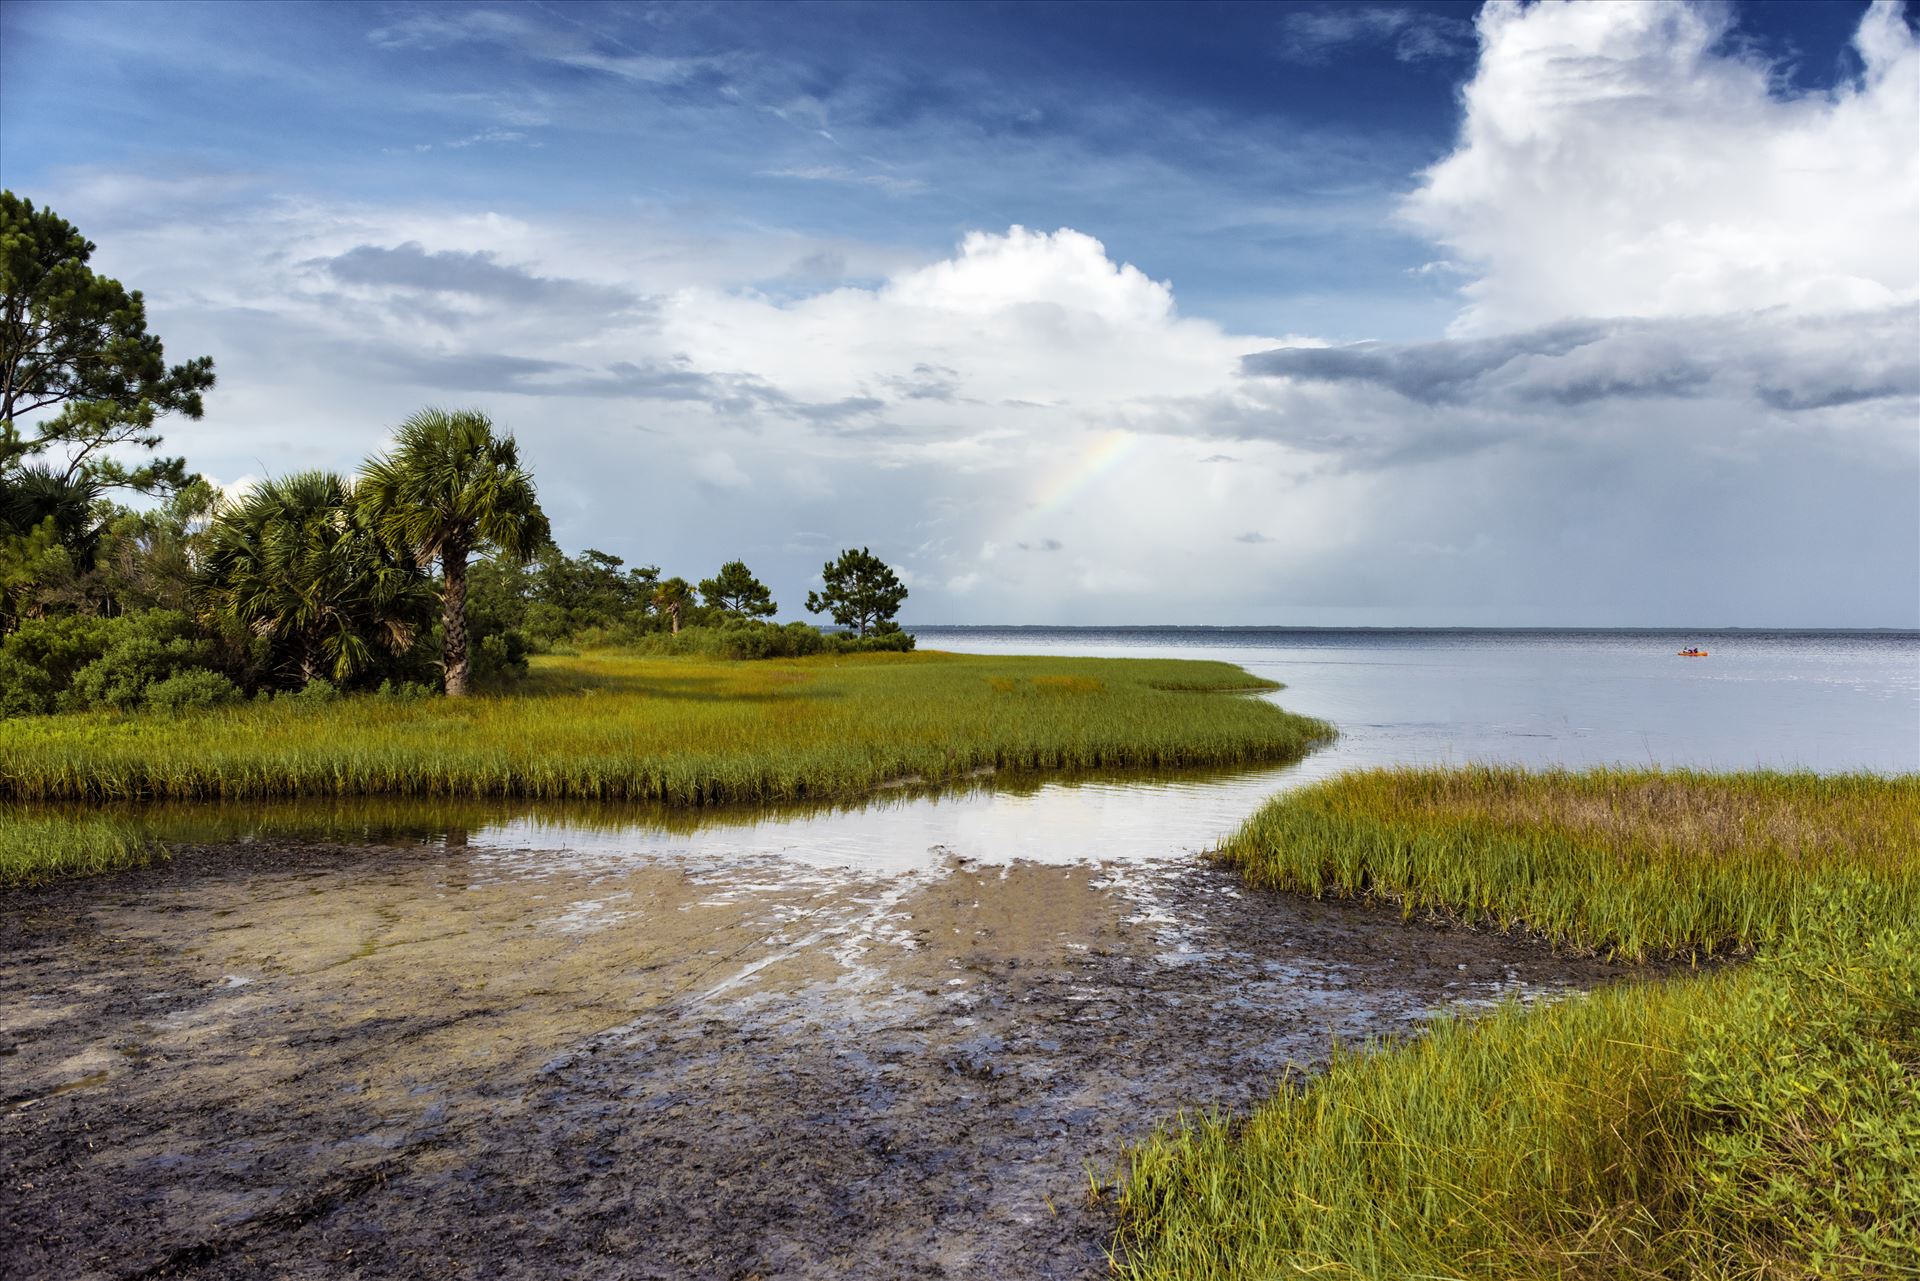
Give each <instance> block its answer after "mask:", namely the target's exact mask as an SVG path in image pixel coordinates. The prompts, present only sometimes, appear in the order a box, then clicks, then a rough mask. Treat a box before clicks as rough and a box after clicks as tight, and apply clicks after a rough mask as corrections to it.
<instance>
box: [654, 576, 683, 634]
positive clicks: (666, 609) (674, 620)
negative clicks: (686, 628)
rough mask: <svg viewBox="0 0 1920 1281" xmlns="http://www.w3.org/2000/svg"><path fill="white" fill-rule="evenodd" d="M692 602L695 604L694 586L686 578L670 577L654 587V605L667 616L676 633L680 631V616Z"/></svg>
mask: <svg viewBox="0 0 1920 1281" xmlns="http://www.w3.org/2000/svg"><path fill="white" fill-rule="evenodd" d="M691 604H693V588H692V587H690V586H689V585H688V584H687V580H686V579H684V578H677V577H676V578H669V579H667V580H666V581H665V582H664V583H661V584H660V585H659V586H658V587H656V588H654V589H653V607H654V608H655V609H656V610H658V611H660V612H661V613H662V614H665V615H666V616H667V619H668V623H669V625H670V626H671V627H672V628H673V631H674V633H675V634H676V635H677V634H678V633H679V631H680V616H681V615H682V614H684V613H685V612H686V609H687V606H689V605H691Z"/></svg>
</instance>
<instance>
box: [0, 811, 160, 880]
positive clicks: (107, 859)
mask: <svg viewBox="0 0 1920 1281" xmlns="http://www.w3.org/2000/svg"><path fill="white" fill-rule="evenodd" d="M161 851H162V846H161V845H160V843H159V842H158V841H156V840H155V839H154V838H153V835H152V833H151V832H150V831H149V830H148V828H147V826H146V825H145V824H144V823H142V822H141V821H140V820H139V819H137V818H134V817H131V816H128V815H108V814H86V813H81V814H63V813H49V812H44V811H40V810H37V809H35V808H33V807H28V806H20V805H0V887H5V886H11V885H33V884H37V883H39V882H41V881H49V880H53V879H55V878H57V877H67V876H92V875H95V874H98V873H100V872H118V871H123V870H125V869H126V868H129V867H138V866H140V865H141V864H143V863H145V862H147V861H148V860H149V859H151V858H153V857H154V856H155V855H156V854H158V853H160V852H161Z"/></svg>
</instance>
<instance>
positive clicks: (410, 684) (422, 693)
mask: <svg viewBox="0 0 1920 1281" xmlns="http://www.w3.org/2000/svg"><path fill="white" fill-rule="evenodd" d="M438 692H439V691H438V690H436V689H435V688H434V687H433V686H431V685H428V684H425V683H423V682H421V681H398V682H396V681H391V680H384V681H381V682H380V688H379V689H377V690H375V691H374V692H373V693H374V697H376V698H381V699H385V700H386V701H387V702H390V703H412V702H416V701H418V700H420V699H423V698H432V697H433V696H434V695H435V694H436V693H438Z"/></svg>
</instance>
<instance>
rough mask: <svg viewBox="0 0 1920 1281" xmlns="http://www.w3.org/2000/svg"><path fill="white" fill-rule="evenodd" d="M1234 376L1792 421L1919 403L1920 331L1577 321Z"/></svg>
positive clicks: (1884, 324)
mask: <svg viewBox="0 0 1920 1281" xmlns="http://www.w3.org/2000/svg"><path fill="white" fill-rule="evenodd" d="M1241 372H1242V373H1243V374H1246V375H1248V376H1250V377H1255V378H1259V377H1284V378H1291V379H1294V380H1297V381H1300V382H1303V383H1317V384H1332V385H1341V384H1344V385H1350V386H1356V387H1372V388H1379V389H1382V390H1385V391H1390V392H1392V393H1394V394H1395V395H1397V396H1399V397H1402V398H1404V399H1406V400H1410V401H1413V402H1415V403H1417V404H1421V405H1428V406H1462V407H1483V408H1500V409H1506V410H1524V409H1527V408H1529V407H1536V408H1537V407H1556V406H1557V407H1565V408H1572V407H1577V406H1582V405H1589V404H1594V403H1597V402H1601V401H1610V400H1633V399H1678V398H1689V397H1698V396H1704V395H1709V394H1712V395H1716V396H1722V397H1750V398H1753V399H1757V400H1759V401H1761V402H1762V403H1763V404H1765V405H1767V406H1769V407H1771V408H1773V409H1777V410H1783V411H1787V412H1800V411H1805V410H1813V409H1826V408H1832V407H1835V406H1841V405H1850V404H1858V403H1860V402H1863V401H1870V400H1879V399H1885V398H1888V397H1898V396H1911V395H1914V394H1916V393H1920V324H1917V323H1916V316H1915V313H1914V311H1913V309H1912V308H1906V307H1895V308H1888V309H1885V310H1879V311H1865V312H1853V313H1847V314H1844V315H1838V316H1826V317H1818V318H1813V319H1791V320H1790V319H1787V318H1786V317H1785V316H1783V315H1781V314H1779V313H1756V314H1751V315H1746V316H1732V317H1701V318H1683V319H1675V320H1657V321H1639V320H1631V321H1627V320H1615V321H1601V320H1581V321H1570V322H1567V323H1563V324H1557V325H1549V326H1545V327H1543V328H1539V329H1531V330H1523V331H1521V332H1518V333H1512V334H1502V335H1500V336H1498V337H1493V338H1478V339H1461V340H1451V341H1442V342H1429V343H1403V344H1390V343H1365V344H1359V345H1355V346H1351V347H1282V348H1278V349H1276V350H1273V351H1263V352H1256V353H1254V354H1252V355H1249V356H1246V357H1244V358H1242V360H1241Z"/></svg>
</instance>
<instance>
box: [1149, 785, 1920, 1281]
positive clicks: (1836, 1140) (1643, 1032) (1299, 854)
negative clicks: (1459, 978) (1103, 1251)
mask: <svg viewBox="0 0 1920 1281" xmlns="http://www.w3.org/2000/svg"><path fill="white" fill-rule="evenodd" d="M1227 857H1229V858H1230V859H1232V860H1233V861H1234V862H1235V863H1236V864H1238V865H1239V866H1241V867H1242V868H1244V869H1246V870H1247V873H1248V875H1249V876H1250V877H1251V878H1252V879H1254V880H1255V881H1257V882H1259V883H1263V884H1268V885H1273V886H1284V887H1287V888H1292V889H1299V890H1307V891H1309V892H1315V893H1320V892H1333V893H1341V894H1372V895H1376V896H1380V897H1386V898H1391V899H1394V900H1397V901H1399V902H1400V903H1401V904H1402V905H1403V907H1404V908H1405V909H1406V910H1408V911H1412V910H1416V909H1419V908H1426V909H1438V910H1444V911H1448V912H1452V913H1455V914H1458V915H1461V916H1466V917H1482V918H1491V919H1493V920H1494V921H1497V922H1500V923H1503V924H1504V923H1513V924H1518V925H1522V926H1526V927H1529V928H1537V929H1541V930H1543V931H1544V932H1547V933H1550V934H1553V935H1554V936H1555V937H1557V938H1560V939H1562V940H1563V941H1565V942H1568V943H1571V944H1575V945H1579V946H1591V947H1609V948H1612V949H1614V950H1616V951H1619V952H1622V953H1624V954H1627V955H1635V956H1640V955H1652V954H1695V953H1704V952H1707V951H1709V950H1715V949H1726V948H1739V947H1751V948H1756V949H1758V955H1757V958H1756V959H1755V960H1754V962H1753V963H1751V964H1749V965H1744V966H1741V967H1739V968H1728V969H1718V970H1715V971H1712V972H1709V973H1706V974H1704V975H1695V976H1688V977H1682V978H1678V979H1673V980H1669V981H1664V982H1649V983H1641V984H1623V985H1619V986H1616V987H1613V988H1610V989H1607V990H1604V991H1601V992H1598V993H1595V994H1593V995H1591V996H1588V997H1585V998H1580V999H1575V1000H1569V1001H1566V1002H1561V1003H1558V1004H1554V1005H1549V1006H1545V1007H1534V1008H1531V1009H1521V1008H1518V1007H1509V1008H1507V1009H1504V1010H1502V1011H1500V1012H1499V1013H1497V1014H1495V1015H1493V1016H1491V1017H1489V1018H1486V1019H1484V1020H1471V1021H1467V1020H1444V1021H1441V1022H1439V1023H1437V1024H1436V1025H1435V1026H1434V1028H1433V1030H1432V1031H1431V1033H1430V1034H1428V1035H1427V1036H1424V1037H1422V1038H1421V1039H1419V1040H1417V1041H1413V1042H1410V1043H1406V1044H1402V1045H1398V1046H1394V1047H1391V1048H1389V1049H1387V1050H1385V1051H1383V1052H1380V1053H1374V1054H1366V1055H1357V1054H1351V1053H1342V1054H1339V1055H1337V1056H1336V1058H1335V1060H1334V1063H1333V1065H1332V1067H1331V1068H1330V1069H1329V1071H1328V1072H1327V1073H1326V1074H1325V1075H1324V1076H1322V1077H1320V1078H1318V1079H1316V1080H1314V1081H1313V1082H1311V1083H1309V1084H1307V1085H1305V1086H1304V1087H1298V1088H1288V1089H1285V1090H1283V1091H1282V1092H1281V1093H1280V1095H1279V1096H1278V1097H1276V1098H1275V1099H1274V1100H1272V1101H1271V1102H1270V1103H1268V1104H1267V1105H1265V1106H1264V1107H1262V1108H1261V1109H1259V1110H1258V1111H1257V1112H1256V1113H1255V1114H1254V1115H1253V1116H1252V1117H1250V1118H1248V1119H1247V1120H1246V1121H1245V1122H1244V1123H1243V1124H1234V1123H1231V1122H1228V1121H1225V1120H1222V1119H1219V1118H1207V1119H1203V1120H1202V1121H1200V1122H1198V1123H1197V1124H1195V1125H1193V1126H1191V1127H1188V1128H1184V1129H1177V1130H1173V1131H1169V1132H1166V1133H1163V1134H1161V1135H1159V1136H1157V1137H1156V1138H1154V1139H1153V1140H1152V1141H1150V1142H1149V1143H1147V1144H1146V1145H1144V1146H1143V1147H1142V1148H1140V1149H1139V1150H1137V1151H1136V1152H1135V1153H1134V1154H1133V1156H1132V1158H1131V1166H1130V1172H1129V1176H1128V1179H1127V1181H1126V1186H1125V1190H1124V1191H1123V1193H1122V1195H1121V1208H1122V1212H1123V1228H1122V1232H1121V1236H1120V1238H1119V1239H1118V1241H1117V1243H1116V1266H1117V1269H1118V1271H1119V1272H1120V1273H1121V1275H1123V1276H1126V1277H1130V1278H1134V1279H1135V1281H1147V1279H1148V1278H1171V1277H1180V1278H1208V1277H1221V1278H1224V1277H1260V1278H1267V1277H1284V1276H1305V1275H1313V1276H1322V1277H1368V1278H1388V1277H1394V1278H1398V1277H1408V1276H1420V1277H1448V1278H1455V1277H1458V1278H1465V1277H1475V1278H1480V1277H1486V1278H1509V1277H1511V1278H1521V1277H1567V1278H1585V1277H1592V1278H1602V1277H1607V1278H1611V1277H1649V1278H1651V1277H1701V1278H1726V1279H1727V1281H1733V1279H1734V1278H1751V1279H1755V1281H1760V1279H1766V1278H1783V1279H1784V1278H1788V1277H1795V1278H1798V1277H1807V1276H1820V1277H1827V1276H1832V1277H1896V1276H1909V1275H1914V1274H1915V1272H1916V1271H1920V889H1917V886H1920V878H1917V877H1916V868H1917V867H1920V805H1917V804H1916V780H1915V779H1913V778H1910V777H1908V778H1896V779H1888V778H1874V777H1853V778H1829V779H1820V778H1815V777H1813V776H1810V775H1772V774H1749V775H1707V774H1683V773H1675V774H1663V773H1658V772H1653V771H1636V772H1621V771H1596V772H1592V773H1585V774H1565V773H1551V774H1526V773H1523V772H1519V771H1495V770H1460V771H1436V770H1420V771H1386V772H1378V773H1369V774H1362V775H1354V776H1347V777H1345V778H1341V779H1336V780H1333V781H1331V782H1329V783H1326V784H1322V785H1320V786H1318V787H1315V788H1311V789H1307V790H1306V791H1303V792H1301V793H1298V794H1295V795H1293V796H1289V797H1284V798H1281V799H1279V800H1277V801H1275V802H1273V803H1272V804H1271V805H1269V807H1268V808H1267V810H1265V811H1264V812H1263V813H1261V814H1260V815H1258V816H1256V817H1255V818H1254V819H1252V820H1250V821H1249V823H1248V824H1247V826H1246V827H1245V829H1243V830H1242V831H1241V832H1240V833H1239V834H1238V836H1236V837H1235V838H1234V839H1233V840H1232V841H1231V842H1229V845H1228V847H1227ZM1747 900H1751V902H1748V901H1747Z"/></svg>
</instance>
